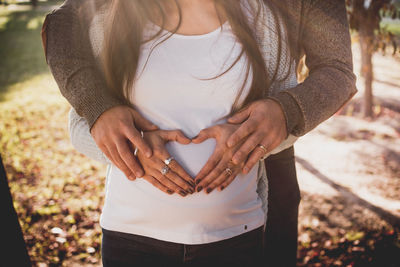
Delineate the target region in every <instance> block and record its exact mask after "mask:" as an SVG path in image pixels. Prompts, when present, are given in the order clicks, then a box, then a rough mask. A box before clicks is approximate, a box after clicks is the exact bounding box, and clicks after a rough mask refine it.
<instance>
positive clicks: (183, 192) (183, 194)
mask: <svg viewBox="0 0 400 267" xmlns="http://www.w3.org/2000/svg"><path fill="white" fill-rule="evenodd" d="M179 194H180V195H181V196H183V197H186V195H187V193H186V192H185V191H183V190H181V191H179Z"/></svg>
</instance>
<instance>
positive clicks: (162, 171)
mask: <svg viewBox="0 0 400 267" xmlns="http://www.w3.org/2000/svg"><path fill="white" fill-rule="evenodd" d="M168 172H169V167H168V166H167V165H164V166H163V167H162V169H161V174H162V175H166V174H167V173H168Z"/></svg>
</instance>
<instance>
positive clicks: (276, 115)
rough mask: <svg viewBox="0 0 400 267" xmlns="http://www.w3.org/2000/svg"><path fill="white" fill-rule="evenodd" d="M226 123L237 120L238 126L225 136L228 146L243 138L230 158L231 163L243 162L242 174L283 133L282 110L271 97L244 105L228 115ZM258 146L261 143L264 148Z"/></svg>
mask: <svg viewBox="0 0 400 267" xmlns="http://www.w3.org/2000/svg"><path fill="white" fill-rule="evenodd" d="M228 122H229V123H234V124H238V123H241V126H240V127H239V129H237V130H236V132H235V133H233V134H232V135H231V137H230V138H229V139H228V141H227V146H228V147H234V146H235V145H236V144H237V143H239V142H241V141H243V139H246V140H245V142H244V143H243V145H242V146H241V147H240V149H239V150H238V151H237V152H236V153H235V154H234V155H233V157H232V162H233V163H234V164H238V163H241V162H243V161H246V163H245V165H244V167H243V173H244V174H247V173H248V172H249V171H250V170H251V168H253V166H254V165H255V164H256V163H257V161H258V160H260V159H261V158H262V157H263V156H264V155H265V154H266V153H268V152H269V151H272V150H273V149H274V148H276V147H277V146H279V144H280V143H281V142H282V141H283V140H285V138H286V136H287V130H286V120H285V115H284V112H283V110H282V108H281V106H280V105H279V104H278V103H277V102H276V101H275V100H272V99H263V100H258V101H255V102H253V103H251V104H250V105H249V106H248V107H247V108H245V109H244V110H242V111H240V112H238V113H236V114H235V115H234V116H232V117H231V118H229V119H228ZM259 145H262V146H264V147H265V148H266V150H264V149H262V148H261V147H260V146H259ZM246 159H247V160H246Z"/></svg>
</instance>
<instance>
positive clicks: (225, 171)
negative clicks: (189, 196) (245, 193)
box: [192, 124, 244, 194]
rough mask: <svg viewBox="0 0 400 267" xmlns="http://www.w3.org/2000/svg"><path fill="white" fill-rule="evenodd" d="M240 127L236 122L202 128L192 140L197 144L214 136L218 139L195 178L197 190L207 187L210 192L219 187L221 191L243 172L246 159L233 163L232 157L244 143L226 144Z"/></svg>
mask: <svg viewBox="0 0 400 267" xmlns="http://www.w3.org/2000/svg"><path fill="white" fill-rule="evenodd" d="M239 127H240V125H235V124H219V125H215V126H212V127H210V128H207V129H204V130H201V131H200V133H199V134H198V135H197V137H195V138H194V139H193V140H192V142H193V143H195V144H199V143H202V142H203V141H205V140H207V139H209V138H214V139H215V140H216V141H217V144H216V147H215V150H214V153H213V154H212V155H211V156H210V158H209V159H208V161H207V163H206V164H205V165H204V167H203V168H202V169H201V170H200V172H199V173H198V174H197V176H196V178H195V183H196V185H197V186H196V191H197V192H200V191H201V190H203V188H205V191H206V193H207V194H208V193H210V192H211V191H213V190H214V189H215V188H217V187H218V190H219V191H221V190H223V189H224V188H226V187H227V186H228V185H229V184H230V183H231V182H232V181H233V180H234V179H235V177H236V176H237V175H238V174H239V173H240V172H241V170H242V167H243V166H244V161H243V162H241V163H238V164H233V163H232V162H231V159H232V156H233V155H234V153H235V152H236V151H237V150H238V149H239V147H240V145H241V144H242V143H241V142H239V143H238V144H237V145H236V146H232V147H230V148H229V147H228V146H227V145H226V142H227V140H228V138H229V137H230V136H231V135H232V133H233V132H235V131H236V130H237V129H238V128H239Z"/></svg>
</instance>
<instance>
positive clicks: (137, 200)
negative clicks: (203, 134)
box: [102, 139, 264, 242]
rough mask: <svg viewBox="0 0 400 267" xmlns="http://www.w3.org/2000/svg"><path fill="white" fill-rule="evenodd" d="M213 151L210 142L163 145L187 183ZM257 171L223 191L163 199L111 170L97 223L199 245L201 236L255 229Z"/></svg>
mask: <svg viewBox="0 0 400 267" xmlns="http://www.w3.org/2000/svg"><path fill="white" fill-rule="evenodd" d="M214 148H215V139H208V140H206V141H205V142H203V143H201V144H188V145H182V144H179V143H176V142H170V143H168V144H167V149H168V151H169V153H170V154H171V155H172V156H173V157H174V158H175V159H176V160H177V161H178V162H179V164H181V165H182V167H183V168H185V170H186V171H187V172H188V173H189V174H190V175H191V176H192V177H194V176H195V175H196V174H197V173H198V172H199V171H200V169H201V168H202V167H203V166H204V164H205V163H206V162H207V160H208V158H209V157H210V156H211V154H212V153H213V151H214ZM257 170H258V164H257V166H255V167H254V168H253V169H252V170H251V172H250V173H249V174H247V175H242V174H239V175H238V176H237V177H236V178H235V179H234V180H233V182H232V183H231V184H230V185H229V186H228V187H227V188H225V189H224V190H222V191H218V190H214V191H212V192H211V193H209V194H206V193H205V192H204V191H205V190H202V191H201V192H195V193H193V194H191V195H187V196H186V197H182V196H181V195H179V194H177V193H176V194H173V195H168V194H166V193H164V192H162V191H161V190H159V189H157V188H156V187H154V186H153V185H152V184H150V183H149V182H147V181H146V180H145V179H143V178H138V179H136V180H135V181H129V180H128V179H127V177H126V176H125V175H124V174H123V173H122V172H121V171H120V170H119V169H118V168H117V167H115V166H111V170H110V171H109V173H108V176H107V189H106V201H105V206H104V209H103V215H102V217H103V218H104V219H105V218H107V221H109V220H110V218H112V220H113V221H114V222H118V225H123V227H125V226H127V227H129V226H133V227H134V228H135V229H136V230H132V232H135V233H138V229H141V230H140V231H139V233H140V232H141V231H142V230H143V231H145V230H144V229H159V230H158V231H160V233H159V234H161V232H162V231H166V232H167V233H174V235H175V236H176V235H178V236H179V234H182V235H187V234H188V233H190V235H191V236H192V238H195V236H198V238H199V240H203V238H204V237H202V236H203V235H204V234H206V235H207V236H209V234H210V233H218V232H221V231H229V230H230V229H231V230H232V229H236V230H237V228H240V229H242V228H243V229H244V230H246V229H247V228H249V229H250V227H251V226H252V224H254V227H257V226H259V225H260V223H261V224H262V219H263V218H264V215H263V212H262V209H261V205H262V204H261V200H260V199H259V197H258V195H257V193H256V187H257ZM160 229H164V230H160ZM156 231H157V230H156ZM165 239H167V238H165ZM185 240H186V239H185ZM203 241H204V240H203ZM203 241H198V242H203ZM186 242H188V241H187V240H186ZM193 242H195V241H193Z"/></svg>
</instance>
